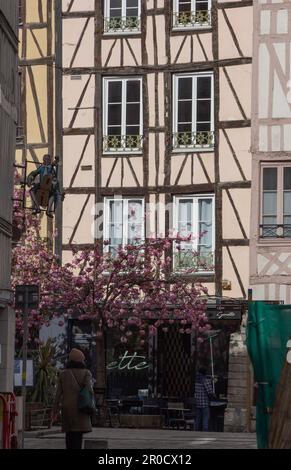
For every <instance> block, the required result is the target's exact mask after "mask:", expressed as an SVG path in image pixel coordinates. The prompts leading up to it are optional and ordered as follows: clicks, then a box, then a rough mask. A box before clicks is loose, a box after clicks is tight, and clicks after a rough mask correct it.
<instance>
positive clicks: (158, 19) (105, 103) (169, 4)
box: [56, 0, 252, 427]
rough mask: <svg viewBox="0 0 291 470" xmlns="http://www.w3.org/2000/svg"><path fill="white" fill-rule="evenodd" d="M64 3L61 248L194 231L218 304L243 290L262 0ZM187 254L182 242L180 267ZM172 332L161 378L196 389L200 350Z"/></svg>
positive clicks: (240, 383) (236, 399)
mask: <svg viewBox="0 0 291 470" xmlns="http://www.w3.org/2000/svg"><path fill="white" fill-rule="evenodd" d="M61 3H62V11H60V12H58V14H57V15H56V34H57V35H59V37H60V35H62V83H61V81H60V80H59V82H58V85H57V88H56V93H57V95H58V96H61V97H62V103H63V105H62V107H61V106H60V105H58V109H56V115H57V117H56V119H57V120H58V122H61V123H62V125H61V126H60V127H58V128H57V135H56V140H57V145H58V146H59V149H62V152H61V154H62V168H63V181H62V183H63V186H64V189H65V191H66V198H65V201H64V203H63V211H62V215H61V216H60V217H59V224H62V233H61V237H62V240H60V238H59V246H61V247H62V256H63V260H64V261H66V260H67V259H68V258H69V257H70V246H71V245H72V244H73V245H75V247H76V248H78V247H79V248H82V247H87V246H91V245H93V244H94V243H96V241H98V240H100V239H102V237H103V238H106V239H108V240H109V245H108V247H107V249H109V250H112V251H113V250H114V248H115V246H116V245H118V244H126V243H127V242H128V241H130V240H131V239H132V238H133V237H135V236H136V235H137V233H139V234H141V236H148V235H150V234H154V235H161V234H167V233H169V232H171V231H176V232H180V233H182V234H185V235H186V234H188V235H189V234H192V235H193V242H191V243H193V245H194V247H195V249H196V250H197V252H198V253H199V256H200V257H201V258H202V259H203V261H204V264H205V268H204V270H202V271H200V272H198V273H197V279H198V280H200V281H202V282H203V283H204V284H205V286H207V287H208V289H209V293H210V294H211V295H214V296H216V297H215V301H217V302H218V303H220V302H221V299H222V298H223V297H224V296H226V297H229V298H232V299H236V300H238V301H241V300H243V299H245V298H246V296H247V288H248V283H249V214H250V199H251V189H250V188H251V154H250V118H251V63H252V1H251V0H236V1H218V0H62V2H61ZM59 59H60V57H59ZM60 102H61V99H59V100H58V103H60ZM199 233H200V234H202V236H201V237H198V234H199ZM183 263H187V259H183V260H181V259H180V257H179V256H177V254H176V253H175V252H174V253H173V269H174V270H176V271H179V269H181V268H182V267H183ZM219 318H220V319H221V320H220V322H221V323H219V324H218V326H217V328H218V329H219V330H220V331H223V332H224V333H223V334H225V338H226V339H225V343H224V352H223V354H225V358H224V362H225V364H226V367H225V370H224V371H223V372H222V373H223V374H226V375H227V374H228V373H230V374H232V375H231V376H229V381H228V398H229V405H230V406H229V408H231V407H232V408H233V410H234V412H233V414H232V416H237V417H238V423H239V424H238V427H239V426H241V416H242V415H241V410H242V409H245V408H246V407H247V405H246V396H245V375H244V374H245V371H246V363H245V361H246V359H245V354H244V353H242V351H243V346H241V348H237V349H236V346H234V344H238V343H235V340H236V341H238V342H240V341H241V338H240V336H239V322H238V323H235V321H234V322H232V320H231V319H230V318H231V315H230V316H229V317H227V316H225V317H224V318H225V320H222V318H223V315H221V316H220V317H219ZM226 318H228V320H226ZM216 319H217V318H216ZM228 322H229V323H228ZM230 325H231V326H230ZM235 330H237V331H238V333H234V331H235ZM231 334H232V335H235V334H237V335H238V336H237V337H234V336H231ZM169 338H170V337H169ZM173 338H174V339H173ZM167 341H168V343H167ZM213 341H215V340H213ZM240 344H241V343H240ZM163 345H164V347H163V348H162V347H161V348H160V350H161V351H162V350H163V353H161V354H162V356H161V357H160V361H161V362H162V363H163V364H164V367H166V369H164V371H163V374H162V375H163V376H164V377H167V376H169V375H171V377H174V379H173V381H172V382H171V383H166V384H165V383H164V385H163V386H164V391H165V390H166V392H167V394H168V395H171V394H172V395H175V394H177V393H178V391H179V387H180V392H179V393H182V392H183V393H184V394H185V393H187V392H188V393H190V386H191V379H190V378H189V376H190V375H191V374H192V369H191V367H190V365H191V360H190V359H189V355H186V354H185V348H184V346H183V344H182V343H181V340H180V339H179V338H178V337H174V335H173V337H172V339H168V340H167V339H164V342H163ZM186 349H187V348H186ZM216 350H219V347H217V348H216ZM190 356H191V354H190ZM166 357H168V359H169V358H170V359H171V360H168V361H166V360H165V358H166ZM157 363H159V360H157ZM170 372H171V374H170ZM178 372H179V373H178ZM160 375H161V373H160ZM157 376H159V371H157ZM181 383H185V384H186V385H185V387H184V388H185V390H183V391H182V392H181ZM187 387H188V389H189V390H188V389H187V391H186V388H187ZM230 421H231V420H230Z"/></svg>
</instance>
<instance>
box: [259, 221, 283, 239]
mask: <svg viewBox="0 0 291 470" xmlns="http://www.w3.org/2000/svg"><path fill="white" fill-rule="evenodd" d="M260 237H261V238H291V224H262V225H260Z"/></svg>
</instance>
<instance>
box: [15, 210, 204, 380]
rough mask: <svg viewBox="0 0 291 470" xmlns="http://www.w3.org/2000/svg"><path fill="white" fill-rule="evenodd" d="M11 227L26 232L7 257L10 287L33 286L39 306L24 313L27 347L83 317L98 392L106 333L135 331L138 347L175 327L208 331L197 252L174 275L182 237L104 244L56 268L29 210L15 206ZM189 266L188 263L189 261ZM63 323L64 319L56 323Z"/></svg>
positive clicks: (20, 331) (122, 335) (103, 375)
mask: <svg viewBox="0 0 291 470" xmlns="http://www.w3.org/2000/svg"><path fill="white" fill-rule="evenodd" d="M14 220H15V224H16V226H18V227H19V229H21V230H24V231H23V234H22V237H21V239H20V241H19V242H18V243H17V244H16V245H15V247H14V249H13V255H12V266H13V271H12V281H13V286H14V287H15V286H16V285H17V284H37V285H38V286H39V288H40V305H39V309H38V310H34V311H32V312H31V313H30V315H29V333H30V338H29V340H30V343H31V344H35V343H37V341H38V336H39V329H40V328H41V326H42V325H44V324H47V322H49V320H50V319H52V318H54V317H58V318H61V317H64V318H65V319H66V318H69V317H74V318H76V317H77V318H78V319H80V320H85V319H89V320H90V321H92V323H93V324H94V326H95V330H96V344H97V386H98V387H101V388H104V389H105V388H106V363H105V337H106V335H107V334H108V333H109V332H110V330H114V331H116V330H118V331H119V332H120V339H121V342H123V343H126V342H127V341H128V340H129V338H130V337H131V335H132V334H133V333H132V332H133V330H135V331H138V339H139V342H140V345H141V346H143V345H144V344H145V341H146V338H147V337H149V336H151V335H156V334H157V332H158V330H159V328H161V329H162V330H163V332H167V331H168V329H169V328H170V327H171V325H173V324H175V325H179V331H180V333H181V334H190V333H191V332H195V334H196V335H197V337H198V341H199V337H200V336H201V335H202V334H203V333H204V332H205V331H207V330H208V329H210V326H209V325H208V323H207V317H206V313H205V309H206V298H207V297H206V294H207V289H206V288H205V287H204V286H203V285H202V284H201V283H198V282H195V281H194V279H195V278H194V277H193V274H195V272H196V271H197V269H199V262H197V260H198V259H199V257H198V255H197V253H195V252H194V251H193V252H192V251H191V250H190V249H189V239H187V242H188V244H187V246H188V248H187V267H184V268H183V271H182V272H181V271H179V270H178V271H177V272H176V273H175V271H173V269H172V268H173V266H172V265H173V257H172V254H173V244H175V253H183V250H184V249H183V246H184V245H183V242H184V241H185V240H184V239H182V238H180V237H176V238H175V239H174V238H171V237H166V238H160V239H157V238H150V239H148V240H146V241H145V242H142V243H140V242H139V243H133V244H129V245H127V246H124V247H119V248H117V249H116V250H115V251H114V252H111V253H110V249H109V246H108V243H106V242H105V243H104V246H101V247H100V244H97V245H96V247H95V248H94V249H92V250H85V251H81V252H77V251H76V250H75V249H74V248H73V247H72V261H71V262H70V263H66V264H64V265H61V264H60V262H59V259H58V258H57V256H56V255H55V254H54V253H53V252H52V251H51V250H50V249H49V248H48V246H47V242H46V241H45V240H43V239H42V238H41V227H40V219H39V217H38V216H33V215H32V214H31V212H30V211H24V212H23V210H22V209H21V208H20V207H19V206H16V207H15V219H14ZM189 260H190V262H189ZM16 314H17V317H16V330H17V342H18V346H19V345H21V338H22V335H23V324H22V312H21V311H17V312H16ZM60 321H62V320H60Z"/></svg>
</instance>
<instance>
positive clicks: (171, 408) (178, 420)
mask: <svg viewBox="0 0 291 470" xmlns="http://www.w3.org/2000/svg"><path fill="white" fill-rule="evenodd" d="M184 412H185V409H184V403H182V402H176V403H175V402H168V411H167V417H168V420H167V421H168V425H169V427H170V428H171V427H173V428H175V427H177V429H180V425H181V426H182V427H183V428H184V429H186V421H185V414H184Z"/></svg>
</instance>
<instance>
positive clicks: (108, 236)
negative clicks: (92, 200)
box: [104, 198, 144, 255]
mask: <svg viewBox="0 0 291 470" xmlns="http://www.w3.org/2000/svg"><path fill="white" fill-rule="evenodd" d="M104 209H105V215H104V239H105V240H107V241H108V245H106V251H107V252H109V253H111V254H113V255H114V254H115V253H116V251H117V249H118V247H120V246H125V245H128V244H133V245H135V244H138V243H140V242H141V241H142V240H143V239H144V200H143V199H141V198H122V199H121V198H120V199H117V198H114V199H113V198H112V199H110V198H107V199H106V200H105V208H104Z"/></svg>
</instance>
